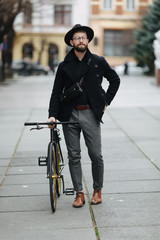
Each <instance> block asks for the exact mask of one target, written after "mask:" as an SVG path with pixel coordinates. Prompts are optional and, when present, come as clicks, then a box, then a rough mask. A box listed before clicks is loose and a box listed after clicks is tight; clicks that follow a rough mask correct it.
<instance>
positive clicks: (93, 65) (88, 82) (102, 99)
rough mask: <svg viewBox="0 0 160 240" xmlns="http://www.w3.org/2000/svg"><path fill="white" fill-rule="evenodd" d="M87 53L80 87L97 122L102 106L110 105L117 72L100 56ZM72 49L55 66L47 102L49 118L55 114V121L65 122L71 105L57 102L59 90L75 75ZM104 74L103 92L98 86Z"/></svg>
mask: <svg viewBox="0 0 160 240" xmlns="http://www.w3.org/2000/svg"><path fill="white" fill-rule="evenodd" d="M86 54H87V62H86V64H87V65H88V66H87V72H86V74H85V76H84V80H83V86H84V88H85V92H86V94H87V97H88V101H89V105H90V107H91V109H92V110H93V112H94V113H95V115H96V117H97V118H98V120H99V121H102V115H103V109H104V107H105V105H106V104H107V105H110V103H111V101H112V100H113V98H114V96H115V94H116V92H117V90H118V88H119V84H120V79H119V76H118V75H117V73H116V72H115V71H114V70H113V69H112V68H111V67H110V66H109V64H108V63H107V61H106V60H105V59H104V57H99V56H97V55H95V54H91V52H90V51H89V50H87V52H86ZM73 61H74V50H73V49H72V50H71V51H70V52H69V53H68V54H67V56H66V57H65V59H64V61H63V62H61V63H60V64H59V67H58V69H57V73H56V77H55V82H54V86H53V91H52V94H51V99H50V105H49V117H55V118H56V119H58V120H59V121H68V120H69V118H70V115H71V112H72V109H73V107H74V105H75V103H74V101H73V102H72V103H70V104H65V103H62V102H61V101H60V95H61V93H62V91H63V89H64V88H65V89H67V88H69V87H71V86H72V85H73V84H74V83H75V82H76V81H79V79H78V78H77V74H76V70H75V68H74V63H73ZM103 77H105V78H106V79H107V80H108V81H109V86H108V89H107V91H106V92H105V90H104V89H103V88H102V86H101V84H102V80H103Z"/></svg>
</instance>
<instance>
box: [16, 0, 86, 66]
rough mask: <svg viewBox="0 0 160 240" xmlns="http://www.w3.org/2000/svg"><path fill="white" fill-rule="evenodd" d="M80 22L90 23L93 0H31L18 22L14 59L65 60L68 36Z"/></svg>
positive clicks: (18, 17) (43, 61) (44, 61)
mask: <svg viewBox="0 0 160 240" xmlns="http://www.w3.org/2000/svg"><path fill="white" fill-rule="evenodd" d="M81 6H83V11H80V9H81ZM77 23H81V24H84V25H88V24H89V0H29V1H28V7H27V8H26V9H25V10H24V12H23V13H20V14H19V15H18V16H17V18H16V20H15V23H14V29H15V32H16V36H15V41H14V47H13V60H21V59H24V58H29V59H31V60H32V62H39V63H40V64H42V65H44V66H48V65H49V66H52V64H54V63H55V62H60V61H62V60H63V58H64V56H65V55H66V53H67V52H68V50H69V49H68V48H67V46H66V45H65V44H64V35H65V34H66V32H67V31H68V30H70V28H71V27H72V26H73V25H75V24H77Z"/></svg>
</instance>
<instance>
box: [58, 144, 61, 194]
mask: <svg viewBox="0 0 160 240" xmlns="http://www.w3.org/2000/svg"><path fill="white" fill-rule="evenodd" d="M57 149H58V154H57V155H58V165H57V173H59V172H60V170H61V164H62V160H61V151H60V146H59V144H57ZM61 184H62V179H61V177H60V176H59V178H57V195H58V197H60V195H61Z"/></svg>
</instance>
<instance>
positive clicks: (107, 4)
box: [103, 0, 112, 10]
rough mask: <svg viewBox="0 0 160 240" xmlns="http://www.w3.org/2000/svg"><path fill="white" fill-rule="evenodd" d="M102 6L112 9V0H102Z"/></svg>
mask: <svg viewBox="0 0 160 240" xmlns="http://www.w3.org/2000/svg"><path fill="white" fill-rule="evenodd" d="M103 8H104V9H105V10H111V9H112V0H103Z"/></svg>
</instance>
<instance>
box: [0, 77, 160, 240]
mask: <svg viewBox="0 0 160 240" xmlns="http://www.w3.org/2000/svg"><path fill="white" fill-rule="evenodd" d="M53 80H54V76H52V75H50V76H31V77H17V78H16V77H15V78H14V79H12V80H7V81H6V82H4V83H0V146H1V147H0V183H1V185H0V239H2V240H22V239H23V240H37V239H39V240H44V239H46V240H48V239H51V238H54V239H55V240H63V239H64V240H71V239H76V240H81V239H83V240H96V239H100V240H135V239H136V240H142V239H143V240H151V239H152V240H159V236H160V88H159V87H157V86H156V84H155V82H156V81H155V78H154V77H147V76H121V86H120V89H119V92H118V94H117V96H116V97H115V99H114V100H113V103H112V104H111V106H109V107H108V108H107V109H106V112H105V114H104V118H103V121H104V124H102V125H101V127H102V147H103V148H102V150H103V156H104V165H105V172H104V187H103V190H102V201H103V202H102V204H100V205H97V206H90V203H88V201H87V199H88V198H89V199H91V196H92V191H93V189H92V176H91V163H90V159H89V157H88V154H87V149H86V147H85V143H84V140H83V138H82V139H81V140H82V147H81V148H82V168H83V176H84V179H83V180H84V192H85V198H86V204H85V205H84V207H83V208H81V209H74V208H73V207H72V203H73V200H74V197H75V196H66V195H63V194H62V195H61V197H60V198H59V199H58V202H57V209H56V212H55V213H54V214H53V213H52V212H51V208H50V199H49V186H48V179H47V178H46V167H39V166H38V157H39V156H46V154H47V145H48V142H49V130H48V128H45V129H43V130H40V131H30V128H29V127H24V122H29V121H30V122H31V121H34V122H35V121H39V122H40V121H43V122H45V121H46V120H47V118H48V104H49V99H50V94H51V91H52V86H53ZM104 88H107V82H105V81H104ZM60 129H61V127H60ZM61 138H62V141H61V145H62V149H63V154H64V158H65V168H64V172H63V173H64V180H65V185H66V187H72V184H71V179H70V175H69V170H68V160H67V151H66V147H65V143H64V138H63V134H62V131H61ZM96 234H97V235H98V237H96Z"/></svg>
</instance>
